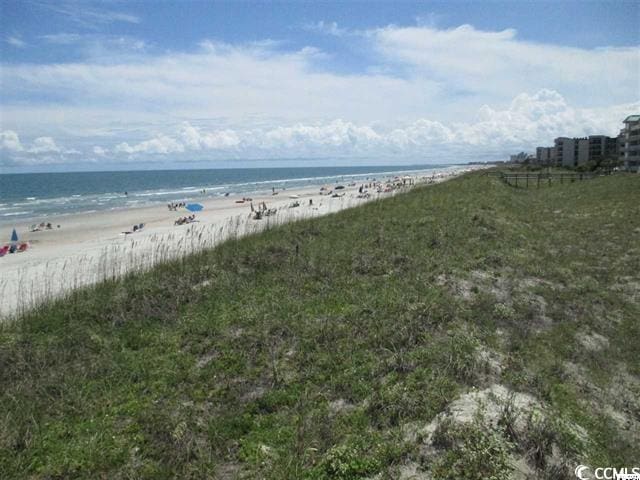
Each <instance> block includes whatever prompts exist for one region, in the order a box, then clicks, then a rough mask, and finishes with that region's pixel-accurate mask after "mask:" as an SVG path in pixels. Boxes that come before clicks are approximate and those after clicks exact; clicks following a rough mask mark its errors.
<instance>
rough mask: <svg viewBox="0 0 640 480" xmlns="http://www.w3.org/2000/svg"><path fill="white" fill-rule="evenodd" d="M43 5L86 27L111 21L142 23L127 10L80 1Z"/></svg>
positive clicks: (93, 26)
mask: <svg viewBox="0 0 640 480" xmlns="http://www.w3.org/2000/svg"><path fill="white" fill-rule="evenodd" d="M42 6H43V7H45V8H47V9H49V10H51V11H53V12H55V13H57V14H60V15H63V16H65V17H67V18H68V19H69V20H71V21H73V22H75V23H77V24H78V25H81V26H83V27H85V28H96V27H98V26H102V25H108V24H111V23H117V22H123V23H134V24H135V23H140V18H139V17H138V16H136V15H132V14H130V13H127V12H120V11H115V10H108V9H105V8H94V7H90V6H88V5H86V4H82V3H78V2H68V1H62V2H56V3H53V4H43V5H42Z"/></svg>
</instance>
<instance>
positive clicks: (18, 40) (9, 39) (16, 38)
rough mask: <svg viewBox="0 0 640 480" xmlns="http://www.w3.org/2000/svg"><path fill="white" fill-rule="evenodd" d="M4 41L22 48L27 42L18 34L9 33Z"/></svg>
mask: <svg viewBox="0 0 640 480" xmlns="http://www.w3.org/2000/svg"><path fill="white" fill-rule="evenodd" d="M5 41H6V42H7V43H8V44H9V45H12V46H14V47H16V48H24V47H26V46H27V42H25V41H24V40H22V39H21V38H20V37H19V36H17V35H9V36H8V37H7V38H6V39H5Z"/></svg>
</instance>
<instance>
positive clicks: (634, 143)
mask: <svg viewBox="0 0 640 480" xmlns="http://www.w3.org/2000/svg"><path fill="white" fill-rule="evenodd" d="M623 123H624V129H623V130H622V131H621V132H620V135H621V140H620V160H621V161H622V162H623V164H624V168H625V170H628V171H631V172H639V173H640V115H629V116H628V117H627V118H625V119H624V122H623Z"/></svg>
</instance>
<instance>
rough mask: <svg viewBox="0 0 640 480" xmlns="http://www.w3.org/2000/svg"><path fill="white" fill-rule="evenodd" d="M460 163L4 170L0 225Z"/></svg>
mask: <svg viewBox="0 0 640 480" xmlns="http://www.w3.org/2000/svg"><path fill="white" fill-rule="evenodd" d="M460 167H461V166H460V165H406V166H356V167H299V168H298V167H296V168H265V169H254V168H248V169H245V168H242V169H206V170H138V171H130V172H70V173H51V174H44V173H24V174H3V175H0V225H5V226H6V225H8V224H14V223H16V222H21V223H22V222H25V221H33V222H40V221H46V220H49V219H51V218H55V217H58V216H68V215H69V214H76V213H92V212H99V211H110V210H122V209H130V208H139V207H145V206H153V205H160V204H163V203H167V202H173V201H194V200H198V201H202V200H205V199H211V198H218V197H223V196H225V195H237V194H240V195H258V194H264V193H269V192H270V191H271V190H272V188H276V189H278V190H281V189H292V188H305V187H312V186H320V185H323V184H325V183H335V182H339V181H344V182H358V181H360V182H362V181H365V180H367V179H372V178H379V179H382V178H392V177H394V176H397V175H402V174H412V175H419V174H421V173H422V172H434V171H447V170H451V169H457V168H460ZM125 192H126V193H125Z"/></svg>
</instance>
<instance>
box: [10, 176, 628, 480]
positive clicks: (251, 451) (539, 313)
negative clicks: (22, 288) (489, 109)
mask: <svg viewBox="0 0 640 480" xmlns="http://www.w3.org/2000/svg"><path fill="white" fill-rule="evenodd" d="M639 318H640V177H638V176H631V175H629V176H625V175H614V176H609V177H601V178H596V179H594V180H589V181H583V182H576V183H571V184H565V185H562V186H560V185H555V186H552V187H549V188H545V189H540V190H537V189H529V190H524V189H515V188H510V187H508V186H506V185H504V184H503V183H502V182H501V181H500V180H499V179H498V178H492V177H487V176H484V175H482V174H480V173H476V174H470V175H465V176H463V177H461V178H458V179H455V180H452V181H449V182H446V183H444V184H439V185H435V186H432V187H426V188H417V189H414V190H412V191H410V192H409V193H406V194H403V195H398V196H396V197H393V198H389V199H386V200H383V201H379V202H373V203H370V204H367V205H364V206H362V207H359V208H355V209H351V210H348V211H343V212H340V213H338V214H334V215H331V216H328V217H323V218H317V219H311V220H306V221H302V222H299V223H295V224H288V225H285V226H282V227H278V228H277V229H273V230H270V231H267V232H263V233H261V234H259V235H256V236H252V237H247V238H244V239H240V240H233V241H229V242H227V243H225V244H223V245H222V246H220V247H219V248H216V249H214V250H212V251H207V252H204V253H201V254H197V255H194V256H192V257H189V258H187V259H185V260H181V261H176V262H173V263H170V264H166V265H161V266H158V267H157V268H155V269H154V270H153V271H150V272H148V273H146V274H139V275H132V276H128V277H126V278H123V279H121V280H119V281H113V282H109V283H106V284H101V285H99V286H96V287H94V288H90V289H84V290H80V291H76V292H74V293H73V294H71V295H70V296H69V297H68V298H66V299H64V300H61V301H58V302H54V303H51V304H49V305H46V306H44V307H42V308H40V309H38V310H37V311H34V312H32V313H31V314H29V315H27V316H26V317H24V318H22V319H21V320H20V321H18V322H15V323H12V324H8V325H4V326H2V327H0V386H1V388H0V472H2V474H1V475H0V476H2V478H34V479H44V478H87V479H95V478H109V479H116V478H136V479H138V478H182V479H188V478H194V479H195V478H198V479H199V478H220V479H232V478H269V479H298V478H302V479H304V478H307V479H357V478H380V479H383V478H409V477H408V476H407V475H408V474H407V472H408V471H409V470H411V469H413V470H411V471H413V472H414V474H415V475H414V477H413V478H423V477H420V476H419V475H422V472H425V471H428V472H431V475H433V478H440V479H445V478H468V479H472V478H508V476H509V475H510V474H511V472H513V471H515V470H517V464H516V463H514V462H515V461H516V460H521V463H524V464H526V466H527V468H529V469H531V471H532V472H537V473H535V475H536V476H537V477H538V478H544V477H548V478H562V477H563V475H565V476H567V475H568V473H567V472H572V471H573V468H575V465H576V464H577V462H578V461H579V462H580V463H586V464H589V465H594V466H609V465H611V466H618V467H621V466H625V465H626V466H630V464H632V463H633V461H636V460H637V459H638V458H640V448H639V445H640V433H639V432H640V423H639V421H638V419H639V418H640V402H639V401H638V398H640V380H639V379H640V357H639V356H638V341H639V340H640V322H638V319H639ZM492 385H494V386H495V385H499V386H500V388H503V389H506V390H505V391H508V392H513V394H514V395H515V392H517V394H518V395H519V396H518V397H511V399H507V400H506V401H501V402H502V403H500V405H502V406H501V407H500V411H499V412H498V413H496V414H495V415H497V416H495V418H497V419H498V420H496V421H495V422H493V423H492V422H487V421H485V420H483V418H485V419H486V418H491V408H490V407H491V405H489V406H487V408H486V410H487V412H486V415H485V416H484V417H483V416H482V415H475V417H474V420H473V421H472V422H467V423H464V422H462V423H461V422H457V423H456V417H455V415H453V414H450V415H449V416H448V417H447V419H448V420H447V421H446V422H445V421H441V419H442V418H443V417H442V415H443V414H444V413H446V412H447V411H448V407H450V405H451V404H452V402H454V401H456V399H460V398H462V397H461V396H464V395H466V394H468V393H469V392H482V391H485V390H486V389H488V388H489V387H491V386H492ZM474 387H475V389H474ZM483 389H484V390H483ZM494 390H495V389H494ZM496 391H497V390H496ZM474 398H475V397H474ZM478 398H480V396H478ZM483 398H490V397H483ZM514 399H515V400H514ZM527 402H529V403H527ZM534 402H535V404H536V405H539V408H538V409H537V410H536V411H538V412H539V413H538V414H536V415H533V414H531V409H532V408H533V407H531V405H533V404H534ZM527 405H528V406H527ZM434 422H435V423H434ZM429 425H432V426H434V428H432V429H431V430H429V428H427V427H428V426H429ZM412 432H413V433H412ZM469 467H472V468H469ZM478 468H483V469H484V470H482V471H480V472H479V471H478ZM403 476H404V477H403ZM424 478H426V477H424Z"/></svg>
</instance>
